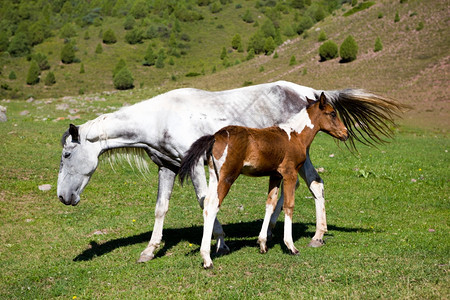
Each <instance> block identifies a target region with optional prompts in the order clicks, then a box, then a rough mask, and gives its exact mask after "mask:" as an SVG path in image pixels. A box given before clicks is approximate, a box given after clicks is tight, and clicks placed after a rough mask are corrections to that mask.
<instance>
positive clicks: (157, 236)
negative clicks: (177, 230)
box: [138, 167, 176, 262]
mask: <svg viewBox="0 0 450 300" xmlns="http://www.w3.org/2000/svg"><path fill="white" fill-rule="evenodd" d="M175 176H176V173H175V172H173V171H171V170H170V169H167V168H164V167H161V168H159V172H158V177H159V178H158V180H159V182H158V199H157V200H156V207H155V225H154V227H153V232H152V237H151V239H150V242H149V243H148V246H147V248H145V249H144V251H142V253H141V256H140V257H139V259H138V262H146V261H149V260H151V259H152V258H153V257H154V251H155V250H156V249H157V248H158V247H159V244H160V243H161V239H162V232H163V225H164V217H165V216H166V213H167V210H168V209H169V199H170V195H171V194H172V189H173V184H174V181H175Z"/></svg>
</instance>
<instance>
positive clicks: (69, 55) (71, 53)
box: [61, 43, 75, 64]
mask: <svg viewBox="0 0 450 300" xmlns="http://www.w3.org/2000/svg"><path fill="white" fill-rule="evenodd" d="M61 61H62V62H63V63H65V64H71V63H73V62H74V61H75V50H74V48H73V45H72V44H71V43H66V44H64V47H63V48H62V50H61Z"/></svg>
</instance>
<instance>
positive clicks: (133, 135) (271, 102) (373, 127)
mask: <svg viewBox="0 0 450 300" xmlns="http://www.w3.org/2000/svg"><path fill="white" fill-rule="evenodd" d="M321 92H324V93H325V95H326V97H327V98H328V99H329V101H330V103H331V105H332V106H333V107H334V108H335V109H336V111H337V112H338V114H339V116H340V117H341V119H342V121H343V123H344V124H345V126H346V127H347V129H348V133H349V137H350V139H349V142H350V146H351V147H352V146H354V141H355V140H357V141H360V142H363V143H366V144H367V143H369V144H372V143H374V142H382V141H383V140H382V137H383V136H387V137H389V136H390V134H391V130H390V126H391V125H392V124H394V121H393V118H394V117H395V116H397V112H399V111H400V109H401V108H402V105H401V104H399V103H396V102H394V101H392V100H389V99H387V98H384V97H381V96H377V95H374V94H372V93H368V92H365V91H362V90H356V89H347V90H336V91H321V90H315V89H312V88H309V87H305V86H300V85H297V84H294V83H290V82H285V81H278V82H274V83H267V84H261V85H255V86H250V87H244V88H239V89H233V90H226V91H219V92H208V91H203V90H198V89H191V88H184V89H178V90H173V91H170V92H168V93H165V94H162V95H159V96H156V97H154V98H152V99H149V100H146V101H143V102H140V103H137V104H135V105H132V106H129V107H124V108H122V109H120V110H118V111H116V112H114V113H109V114H104V115H101V116H99V117H98V118H96V119H94V120H92V121H88V122H86V123H84V124H82V125H80V126H74V125H72V124H71V125H70V127H69V129H68V130H67V131H66V132H65V133H64V135H63V137H62V145H63V150H62V157H61V164H60V170H59V175H58V188H57V194H58V197H59V199H60V201H61V202H62V203H64V204H66V205H74V206H75V205H77V204H78V203H79V201H80V194H81V193H82V191H83V190H84V188H85V187H86V185H87V184H88V182H89V180H90V178H91V176H92V174H93V173H94V171H95V170H96V168H97V165H98V158H99V156H100V155H101V154H102V153H104V152H107V151H115V150H116V149H140V150H143V151H140V152H139V151H134V152H133V151H131V152H132V153H138V154H139V153H141V154H142V153H146V154H147V155H148V156H149V157H150V159H151V160H152V161H153V162H154V163H155V164H157V165H158V167H159V172H158V173H159V184H158V198H157V202H156V208H155V224H154V228H153V232H152V236H151V239H150V242H149V244H148V246H147V247H146V248H145V249H144V251H142V253H141V255H140V258H139V260H138V261H139V262H145V261H148V260H151V259H152V258H153V257H154V251H155V249H157V248H158V247H159V244H160V242H161V238H162V230H163V222H164V217H165V215H166V213H167V210H168V208H169V199H170V196H171V193H172V189H173V185H174V181H175V177H176V175H177V172H178V170H179V167H180V162H181V159H182V158H183V155H184V153H185V152H186V151H187V150H188V149H189V147H190V146H191V144H192V143H193V142H194V141H196V140H197V139H198V138H199V137H201V136H204V135H207V134H213V133H214V132H216V131H217V130H219V129H220V128H223V127H225V126H227V125H240V126H246V127H253V128H264V127H269V126H272V125H275V124H280V123H283V122H284V121H286V120H288V119H289V118H290V117H291V116H293V115H295V114H296V113H298V112H300V111H301V110H302V109H303V108H304V107H305V106H306V105H307V100H306V97H308V98H310V99H318V97H319V95H320V94H321ZM380 136H381V137H380ZM299 174H300V176H301V177H302V178H303V180H304V181H305V182H306V185H307V186H308V188H309V190H310V191H311V193H312V195H313V196H314V200H315V205H316V232H315V235H314V236H313V237H312V240H311V242H310V243H309V246H312V247H320V246H322V245H323V243H324V242H323V235H324V234H325V233H326V232H327V222H326V214H325V199H324V196H323V192H324V186H323V180H322V179H321V178H320V176H319V174H318V173H317V171H316V170H315V168H314V167H313V164H312V163H311V160H310V158H309V149H308V153H307V158H306V161H305V163H304V165H303V166H302V167H301V169H300V170H299ZM191 179H192V182H193V185H194V188H195V192H196V195H197V199H198V201H199V204H200V207H201V208H202V209H203V200H204V198H205V196H206V193H207V182H206V176H205V169H204V167H203V166H202V165H198V167H197V168H196V169H195V170H194V172H193V173H192V177H191ZM281 195H283V193H281ZM282 203H283V196H281V198H280V199H279V201H278V205H277V208H276V211H275V212H274V214H273V216H272V219H271V220H270V226H269V232H268V236H269V237H270V236H271V230H272V229H273V228H274V226H275V223H276V220H277V218H278V215H279V213H280V210H281V206H282ZM213 235H214V237H215V238H216V239H217V251H218V252H225V253H226V252H228V251H229V249H228V247H227V246H226V244H225V242H224V235H225V234H224V232H223V229H222V226H221V224H220V223H219V222H218V220H217V219H216V220H215V222H214V230H213Z"/></svg>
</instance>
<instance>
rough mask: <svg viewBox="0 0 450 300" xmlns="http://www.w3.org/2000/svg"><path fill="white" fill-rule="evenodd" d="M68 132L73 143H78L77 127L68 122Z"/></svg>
mask: <svg viewBox="0 0 450 300" xmlns="http://www.w3.org/2000/svg"><path fill="white" fill-rule="evenodd" d="M69 133H70V135H71V136H72V142H73V143H80V134H79V132H78V127H77V126H75V125H73V124H70V125H69Z"/></svg>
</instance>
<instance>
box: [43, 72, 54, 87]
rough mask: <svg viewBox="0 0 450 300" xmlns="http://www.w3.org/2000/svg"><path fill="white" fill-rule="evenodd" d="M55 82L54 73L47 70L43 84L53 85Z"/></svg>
mask: <svg viewBox="0 0 450 300" xmlns="http://www.w3.org/2000/svg"><path fill="white" fill-rule="evenodd" d="M55 83H56V78H55V74H53V72H48V74H47V76H45V79H44V84H45V85H48V86H50V85H54V84H55Z"/></svg>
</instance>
